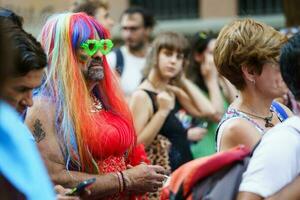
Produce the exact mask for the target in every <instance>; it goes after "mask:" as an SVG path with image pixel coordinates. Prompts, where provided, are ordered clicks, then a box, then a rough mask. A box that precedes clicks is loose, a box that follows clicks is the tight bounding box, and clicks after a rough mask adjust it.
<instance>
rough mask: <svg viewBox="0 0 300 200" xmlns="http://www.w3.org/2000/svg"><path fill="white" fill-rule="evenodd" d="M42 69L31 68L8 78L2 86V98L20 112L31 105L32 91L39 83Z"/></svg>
mask: <svg viewBox="0 0 300 200" xmlns="http://www.w3.org/2000/svg"><path fill="white" fill-rule="evenodd" d="M43 73H44V70H43V69H38V70H32V71H30V72H28V73H27V74H26V75H24V76H19V77H12V78H8V79H7V81H6V83H5V86H4V90H3V91H4V92H3V94H4V98H5V100H6V101H7V102H8V103H9V104H10V105H11V106H13V107H14V108H15V109H16V110H17V111H18V112H19V113H20V114H22V113H23V112H24V111H25V110H26V108H27V107H30V106H32V105H33V100H32V91H33V89H35V88H38V87H39V86H40V85H41V81H42V78H43Z"/></svg>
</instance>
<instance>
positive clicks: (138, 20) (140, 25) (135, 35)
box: [121, 13, 150, 51]
mask: <svg viewBox="0 0 300 200" xmlns="http://www.w3.org/2000/svg"><path fill="white" fill-rule="evenodd" d="M121 27H122V38H123V40H124V41H125V44H126V45H127V46H128V48H129V49H130V50H134V51H138V50H140V49H142V48H143V47H144V45H145V43H146V41H147V40H148V37H149V33H150V30H149V29H148V28H145V27H144V20H143V16H142V15H141V14H139V13H134V14H124V15H123V17H122V19H121Z"/></svg>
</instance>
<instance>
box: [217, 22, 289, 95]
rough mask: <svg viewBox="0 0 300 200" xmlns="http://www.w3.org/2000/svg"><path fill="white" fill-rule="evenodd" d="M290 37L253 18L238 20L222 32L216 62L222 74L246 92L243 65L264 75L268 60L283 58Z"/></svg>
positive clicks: (218, 42)
mask: <svg viewBox="0 0 300 200" xmlns="http://www.w3.org/2000/svg"><path fill="white" fill-rule="evenodd" d="M286 41H287V39H286V37H285V36H284V35H283V34H281V33H280V32H278V31H276V30H275V29H274V28H272V27H271V26H268V25H266V24H264V23H261V22H257V21H255V20H253V19H241V20H236V21H234V22H232V23H230V24H229V25H226V26H225V27H224V28H223V29H222V30H221V32H220V34H219V36H218V38H217V41H216V46H215V49H214V61H215V64H216V67H217V69H218V71H219V73H220V74H221V75H223V76H224V77H226V78H227V79H228V80H229V81H230V82H231V83H232V84H233V85H235V87H236V88H237V89H239V90H242V89H243V88H244V87H245V80H244V77H243V73H242V66H246V67H248V68H250V69H251V70H253V71H255V72H256V73H257V74H260V73H261V71H262V66H263V64H264V63H265V62H267V61H274V60H276V59H277V58H278V57H279V53H280V48H281V46H282V45H283V44H284V43H285V42H286Z"/></svg>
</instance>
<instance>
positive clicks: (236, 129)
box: [220, 118, 260, 149]
mask: <svg viewBox="0 0 300 200" xmlns="http://www.w3.org/2000/svg"><path fill="white" fill-rule="evenodd" d="M221 126H222V127H223V128H222V129H223V131H222V138H221V145H220V146H221V147H222V149H224V148H225V149H227V148H230V147H233V146H236V145H238V144H244V145H246V146H248V147H253V146H254V145H255V144H256V143H257V141H258V140H259V138H260V134H259V132H258V130H257V129H256V128H255V127H254V126H253V124H251V123H250V122H248V121H247V120H245V119H243V118H231V119H229V121H227V122H225V123H224V124H223V125H221Z"/></svg>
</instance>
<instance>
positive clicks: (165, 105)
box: [156, 92, 175, 113]
mask: <svg viewBox="0 0 300 200" xmlns="http://www.w3.org/2000/svg"><path fill="white" fill-rule="evenodd" d="M156 100H157V104H158V110H161V111H166V112H167V113H169V112H170V110H172V109H173V108H174V106H175V96H174V93H172V92H160V93H159V94H158V95H157V97H156Z"/></svg>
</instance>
